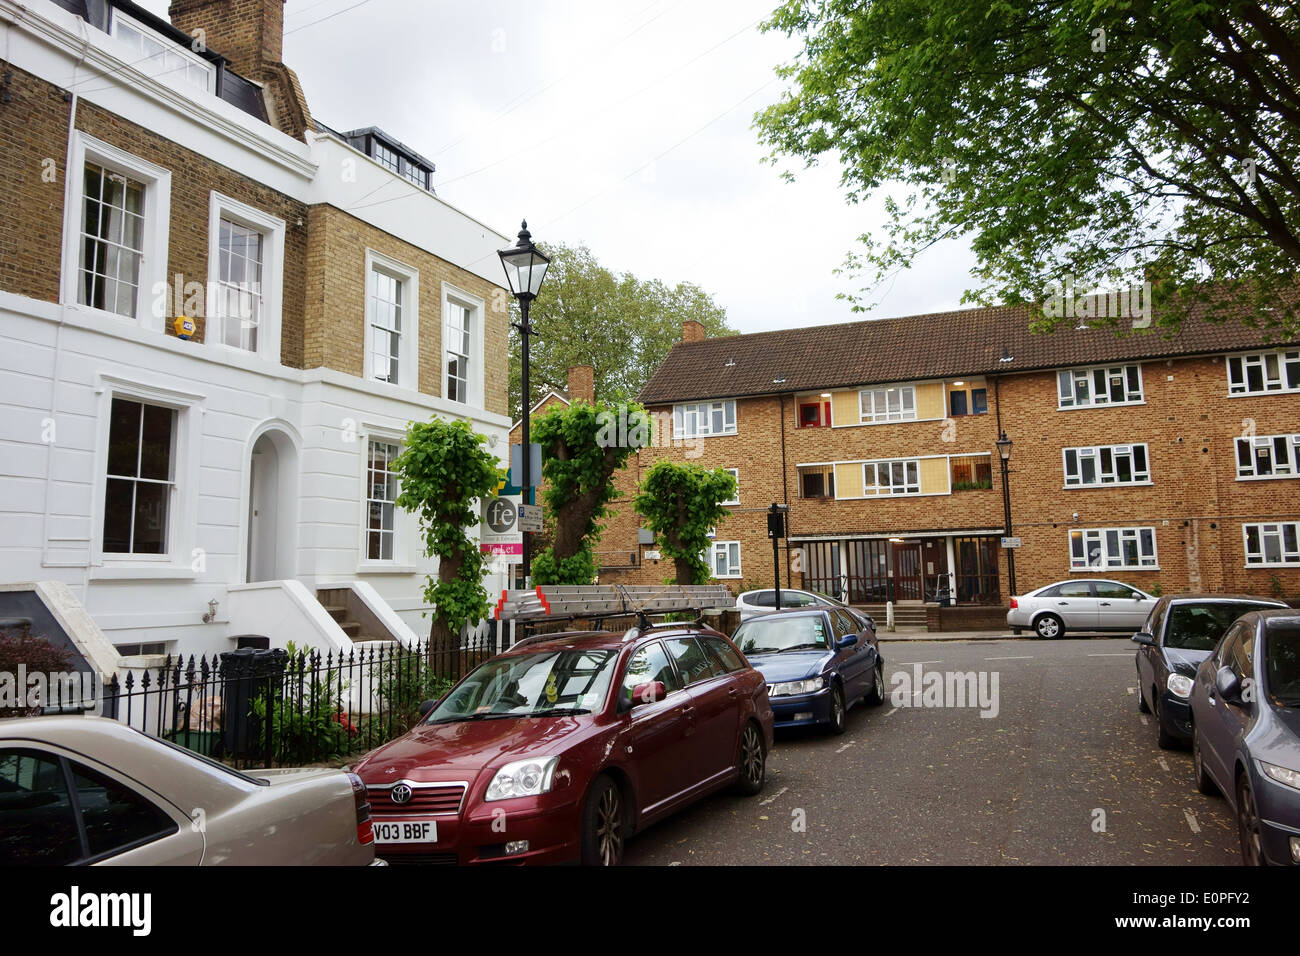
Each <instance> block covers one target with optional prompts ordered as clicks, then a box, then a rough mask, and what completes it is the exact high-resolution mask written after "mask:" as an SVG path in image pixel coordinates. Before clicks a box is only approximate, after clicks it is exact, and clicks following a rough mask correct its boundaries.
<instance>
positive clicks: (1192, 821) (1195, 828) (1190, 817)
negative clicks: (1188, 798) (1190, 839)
mask: <svg viewBox="0 0 1300 956" xmlns="http://www.w3.org/2000/svg"><path fill="white" fill-rule="evenodd" d="M1183 816H1185V817H1186V818H1187V825H1188V826H1189V827H1191V828H1192V832H1193V833H1200V832H1201V828H1200V826H1199V825H1198V824H1197V822H1196V814H1194V813H1193V812H1192V811H1191V810H1184V811H1183Z"/></svg>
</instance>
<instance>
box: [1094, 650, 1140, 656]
mask: <svg viewBox="0 0 1300 956" xmlns="http://www.w3.org/2000/svg"><path fill="white" fill-rule="evenodd" d="M1088 656H1089V657H1132V656H1133V652H1132V651H1120V652H1119V653H1118V654H1089V655H1088Z"/></svg>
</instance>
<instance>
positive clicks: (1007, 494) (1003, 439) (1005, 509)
mask: <svg viewBox="0 0 1300 956" xmlns="http://www.w3.org/2000/svg"><path fill="white" fill-rule="evenodd" d="M997 446H998V455H999V456H1000V457H1001V458H1002V523H1003V525H1004V526H1005V528H1006V530H1005V532H1004V534H1005V535H1006V537H1008V538H1009V537H1011V485H1010V484H1009V482H1008V475H1009V474H1010V472H1009V470H1008V463H1009V461H1010V460H1011V439H1010V438H1008V437H1007V433H1006V432H1002V433H1001V434H1000V435H999V436H998V440H997ZM1002 550H1003V551H1005V552H1006V554H1007V584H1008V586H1009V587H1010V590H1011V595H1010V596H1011V597H1014V596H1015V593H1016V549H1015V548H1003V549H1002Z"/></svg>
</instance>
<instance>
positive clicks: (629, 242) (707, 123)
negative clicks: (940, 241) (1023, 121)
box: [143, 0, 972, 332]
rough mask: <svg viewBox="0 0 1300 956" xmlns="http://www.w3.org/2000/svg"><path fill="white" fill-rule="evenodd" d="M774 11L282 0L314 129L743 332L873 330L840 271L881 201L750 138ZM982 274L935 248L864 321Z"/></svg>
mask: <svg viewBox="0 0 1300 956" xmlns="http://www.w3.org/2000/svg"><path fill="white" fill-rule="evenodd" d="M776 2H777V0H708V2H702V0H533V2H525V0H289V2H288V3H287V4H286V7H285V31H286V36H285V62H286V63H287V64H288V65H289V66H291V67H293V69H294V70H296V71H297V73H298V76H299V78H300V79H301V80H302V85H303V88H304V91H305V93H306V95H307V101H308V105H309V106H310V108H311V111H312V114H313V115H314V116H315V117H316V118H317V119H318V120H320V121H321V122H323V123H325V124H327V125H329V126H332V127H334V128H335V129H340V130H349V129H355V128H357V127H362V126H379V127H381V128H382V129H384V130H385V131H387V132H388V133H389V134H390V135H392V136H394V137H395V138H397V139H398V140H400V141H402V142H404V143H406V144H407V145H408V146H410V147H411V148H412V149H414V150H416V151H417V152H420V153H423V154H424V155H425V156H427V157H428V158H430V159H432V160H433V161H434V162H435V163H436V165H437V173H436V179H435V182H436V187H437V191H438V195H439V196H441V197H442V198H444V199H446V200H447V201H449V202H451V203H453V204H455V205H456V206H458V207H459V208H461V209H463V210H464V211H465V212H467V213H469V214H470V215H472V216H474V217H475V218H478V219H481V220H483V221H484V222H486V223H488V224H490V225H492V226H493V227H495V228H497V229H500V230H501V231H502V232H505V233H506V234H507V235H514V233H515V232H516V231H517V230H518V228H519V219H520V217H521V216H527V218H528V223H529V228H530V229H531V230H532V233H533V237H534V240H535V241H537V242H538V243H539V244H540V245H542V246H543V247H545V244H546V243H547V241H550V240H563V241H564V242H567V243H579V242H581V243H586V244H587V245H588V246H589V247H590V248H591V250H592V251H593V253H595V255H596V256H597V258H598V259H599V260H600V261H601V262H602V263H604V264H605V265H606V266H608V267H610V268H612V269H615V270H618V271H625V270H626V271H631V272H633V273H634V274H636V275H637V276H639V277H641V278H654V277H657V278H660V279H662V280H664V281H665V282H668V283H670V284H675V283H677V282H680V281H689V282H694V283H696V284H698V285H700V286H701V287H703V288H704V289H705V290H707V291H708V292H710V293H711V294H713V296H714V297H715V299H716V300H717V301H718V302H719V303H720V304H721V305H723V306H724V307H725V308H726V310H727V314H728V317H729V320H730V322H731V324H732V325H733V326H734V327H735V328H737V329H738V330H740V331H742V332H755V331H761V330H764V329H776V328H791V327H795V326H801V325H809V324H823V323H830V322H842V321H848V320H853V319H857V318H861V317H862V316H860V315H857V314H855V313H853V312H852V311H851V310H850V308H849V306H848V304H847V303H845V302H843V301H840V300H838V299H836V297H835V295H836V293H837V292H840V291H851V290H853V289H854V288H856V287H857V285H858V284H857V283H854V282H853V281H851V280H850V279H849V278H847V277H844V276H836V275H834V274H833V270H834V269H835V267H836V266H837V265H839V264H840V263H841V262H842V261H843V259H844V256H845V254H846V253H847V252H848V251H849V250H850V249H852V248H853V247H854V245H855V238H856V237H857V236H858V235H859V234H861V233H863V232H871V231H872V230H876V229H879V227H880V225H881V223H882V221H883V220H882V215H881V213H880V210H879V206H878V204H871V205H861V206H852V205H849V204H848V203H847V202H846V201H845V200H844V198H843V195H842V192H841V190H840V188H839V185H838V178H839V170H838V168H837V166H836V165H834V164H832V165H830V166H824V167H821V168H815V169H812V170H808V171H800V170H799V167H798V166H797V165H796V166H794V167H793V168H794V169H795V171H796V173H797V179H796V182H794V183H793V184H791V183H786V182H784V181H783V180H782V179H781V178H780V169H781V168H782V167H775V168H774V167H772V166H770V165H765V164H763V163H762V162H761V160H762V158H763V156H764V150H763V149H762V148H761V147H760V145H759V143H758V137H757V135H756V133H755V131H754V130H753V129H752V121H753V116H754V113H755V112H756V111H758V110H759V109H761V108H762V107H763V106H765V105H767V104H769V103H772V102H774V101H775V100H776V99H777V97H778V96H779V94H780V91H781V86H780V81H779V80H777V79H776V76H775V73H774V67H775V66H776V65H777V64H779V63H781V62H784V61H786V60H788V59H790V58H791V57H792V56H793V54H794V53H795V52H796V51H797V49H798V44H797V43H796V41H795V40H793V39H788V38H786V37H785V36H783V35H781V34H777V33H766V34H763V33H760V32H759V30H758V22H759V21H760V20H761V19H764V18H765V17H766V16H767V15H768V14H769V13H770V12H771V10H772V9H773V8H774V7H775V5H776ZM143 3H144V6H146V7H148V8H149V9H151V10H153V11H154V12H156V13H159V14H161V15H164V16H165V15H166V9H167V6H168V0H143ZM350 7H351V8H353V9H349V8H350ZM211 40H212V45H213V48H214V49H216V50H217V51H218V52H220V46H219V43H218V42H217V38H216V37H212V38H211ZM785 168H789V163H788V162H787V164H786V167H785ZM971 261H972V257H971V255H970V252H969V250H968V248H967V247H966V246H965V245H964V244H949V245H948V246H945V247H938V248H936V249H934V250H932V251H931V252H930V253H929V254H928V255H927V257H926V258H925V259H924V260H922V261H921V262H920V264H919V265H918V266H917V267H916V268H914V269H913V270H911V271H910V272H904V273H900V274H899V275H898V276H897V277H896V278H895V279H894V280H893V281H892V282H890V283H888V284H886V285H885V286H884V287H882V288H881V289H880V290H878V292H877V293H876V295H875V298H876V299H877V300H879V302H880V304H879V306H878V307H877V308H876V309H875V310H874V311H873V312H871V313H870V315H871V317H889V316H898V315H909V314H914V313H918V312H930V311H938V310H942V309H948V308H956V307H957V306H958V305H959V299H960V296H961V293H962V291H963V289H964V288H965V287H966V285H967V284H968V282H969V274H968V273H969V268H970V263H971ZM543 294H545V293H543Z"/></svg>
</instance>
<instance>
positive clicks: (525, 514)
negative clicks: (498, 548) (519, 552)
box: [519, 504, 542, 534]
mask: <svg viewBox="0 0 1300 956" xmlns="http://www.w3.org/2000/svg"><path fill="white" fill-rule="evenodd" d="M519 530H520V531H523V532H525V533H532V534H536V533H538V532H539V531H541V530H542V506H541V505H524V504H521V505H520V506H519Z"/></svg>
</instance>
